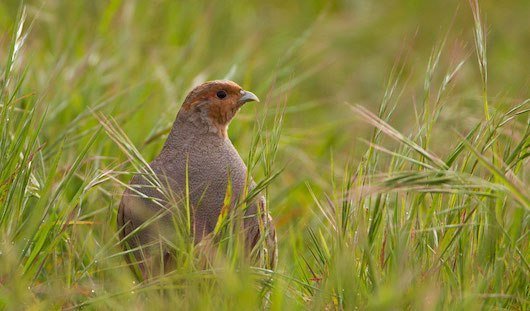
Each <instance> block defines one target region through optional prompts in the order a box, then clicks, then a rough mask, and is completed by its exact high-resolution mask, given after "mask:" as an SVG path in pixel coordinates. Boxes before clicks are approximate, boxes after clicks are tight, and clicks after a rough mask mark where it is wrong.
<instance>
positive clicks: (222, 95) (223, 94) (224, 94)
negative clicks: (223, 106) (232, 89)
mask: <svg viewBox="0 0 530 311" xmlns="http://www.w3.org/2000/svg"><path fill="white" fill-rule="evenodd" d="M216 95H217V98H220V99H223V98H225V97H226V92H225V91H218V92H217V94H216Z"/></svg>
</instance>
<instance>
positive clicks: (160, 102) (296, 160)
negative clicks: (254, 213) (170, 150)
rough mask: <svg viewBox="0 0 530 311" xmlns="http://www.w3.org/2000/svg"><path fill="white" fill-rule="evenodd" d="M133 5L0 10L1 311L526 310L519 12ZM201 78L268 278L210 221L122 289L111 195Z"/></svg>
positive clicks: (439, 5) (452, 7) (384, 6)
mask: <svg viewBox="0 0 530 311" xmlns="http://www.w3.org/2000/svg"><path fill="white" fill-rule="evenodd" d="M148 3H149V2H140V1H138V2H136V1H108V2H91V1H90V2H86V3H83V2H81V1H65V2H62V1H44V2H40V1H28V2H26V3H25V4H20V3H19V2H18V1H7V2H3V3H2V4H0V27H1V28H0V29H2V32H1V33H0V47H1V49H0V61H1V63H0V64H1V65H0V76H1V78H0V128H1V130H0V207H1V208H0V308H1V309H8V310H10V309H35V310H40V309H45V310H48V309H61V308H64V309H76V308H80V307H83V308H87V309H130V308H134V309H164V308H167V307H168V306H179V307H180V308H183V309H215V310H219V309H236V308H237V309H241V310H246V309H256V308H266V309H273V310H284V309H287V310H290V309H315V310H320V309H337V310H353V309H361V310H364V309H373V310H380V309H419V310H434V309H443V310H454V309H456V310H475V309H477V310H478V309H495V310H497V309H511V310H513V309H515V310H528V309H529V307H530V299H529V297H530V286H529V285H528V284H530V282H529V280H530V265H529V261H530V256H529V254H530V246H529V245H530V243H529V238H530V237H529V230H528V226H529V221H530V214H529V209H530V192H529V186H528V182H529V173H530V171H529V168H528V156H529V155H530V139H529V137H530V114H529V111H530V99H529V98H528V82H529V80H528V70H527V66H525V60H526V51H528V47H529V45H528V44H529V43H528V37H527V34H526V32H525V31H526V29H528V26H529V24H528V21H527V18H526V15H527V14H526V12H528V4H527V2H526V1H515V0H514V1H508V2H506V3H505V4H503V7H502V8H499V7H496V5H495V2H494V1H483V2H481V3H480V7H479V3H478V1H476V0H471V1H470V2H469V3H465V4H463V3H460V2H459V1H428V2H425V3H424V2H418V1H403V2H401V3H400V4H399V5H398V4H395V3H393V2H392V1H381V2H380V3H377V4H376V3H371V2H367V1H366V2H364V1H331V2H326V1H317V0H315V1H304V2H303V4H304V5H300V3H299V2H298V1H281V2H280V1H273V2H270V3H267V4H265V3H258V2H247V1H239V0H230V1H224V2H215V1H214V2H210V1H204V2H203V1H197V2H195V3H194V4H193V5H182V4H179V3H177V2H169V1H168V2H165V1H160V2H157V3H156V4H148ZM293 12H296V14H293ZM440 25H441V26H440ZM216 78H230V79H233V80H235V81H237V82H239V83H240V84H241V85H243V86H244V87H245V88H246V89H249V90H251V91H253V92H254V93H256V94H258V96H260V98H262V103H261V104H255V105H254V106H253V108H252V106H250V105H249V106H247V107H245V108H244V109H243V110H242V111H241V112H240V113H239V115H238V116H237V118H236V120H235V121H234V122H233V123H232V125H231V127H230V130H229V135H230V137H231V139H232V141H233V142H234V144H235V145H236V147H237V148H238V150H239V151H240V153H241V155H242V156H243V158H244V159H245V161H246V162H247V166H248V167H249V168H250V170H251V171H252V175H253V176H254V179H255V180H256V182H257V183H258V189H259V190H260V191H261V192H262V193H264V194H265V195H266V197H267V201H268V203H269V204H268V206H269V210H270V211H271V213H272V215H273V217H274V219H275V224H276V227H277V230H278V233H277V234H278V240H279V263H278V267H277V268H276V269H275V271H271V270H267V269H264V268H258V267H253V266H252V265H250V264H249V263H248V262H246V261H245V259H244V258H243V257H242V256H240V248H239V247H238V235H237V234H231V230H233V227H230V226H228V227H227V226H224V225H223V224H222V223H220V224H219V227H218V228H219V239H220V241H221V245H222V247H221V248H220V249H219V250H218V254H217V258H218V259H217V261H216V262H215V264H214V265H211V266H207V267H205V266H203V265H201V264H200V262H199V261H200V258H198V257H200V256H198V255H197V250H196V249H195V247H194V246H193V245H192V244H190V243H189V241H184V242H182V241H180V243H178V242H179V241H175V242H176V243H175V248H176V249H177V250H178V252H179V254H181V255H182V256H181V257H182V258H181V260H180V261H179V262H180V265H179V267H178V268H177V270H176V271H175V272H174V273H172V274H170V275H168V276H166V277H163V278H159V279H156V280H154V281H152V282H139V281H138V280H137V279H136V278H135V276H134V275H133V273H131V271H130V270H129V269H128V267H127V263H126V261H125V260H124V255H125V254H126V253H127V251H124V250H123V249H122V248H121V247H120V246H119V244H118V233H117V229H116V211H117V204H118V202H119V199H120V195H121V193H122V192H123V190H124V187H125V185H126V184H127V182H128V180H129V179H130V177H131V174H133V173H135V172H144V173H146V174H148V173H149V172H145V170H146V168H145V163H146V162H149V161H150V160H151V159H152V158H153V157H154V156H155V155H156V154H157V153H158V151H159V150H160V148H161V145H162V143H163V141H164V139H165V137H166V135H167V133H168V130H169V128H170V126H171V123H172V121H173V119H174V117H175V115H176V112H177V111H178V108H179V105H180V103H181V102H182V100H183V98H184V96H185V95H186V92H187V91H188V90H189V89H190V88H191V87H192V86H193V85H194V84H196V83H197V82H198V81H202V80H205V79H216ZM254 194H255V193H249V196H252V195H254ZM230 219H231V218H230V217H227V218H226V220H230Z"/></svg>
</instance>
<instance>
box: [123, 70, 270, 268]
mask: <svg viewBox="0 0 530 311" xmlns="http://www.w3.org/2000/svg"><path fill="white" fill-rule="evenodd" d="M250 101H257V102H258V101H259V99H258V97H257V96H256V95H254V94H253V93H251V92H248V91H245V90H243V89H242V88H241V87H240V86H239V85H237V84H236V83H234V82H232V81H226V80H216V81H210V82H206V83H203V84H201V85H199V86H197V87H196V88H194V89H193V90H192V91H191V92H190V93H189V94H188V95H187V97H186V99H185V100H184V103H183V104H182V106H181V108H180V111H179V112H178V114H177V117H176V120H175V122H174V124H173V127H172V129H171V131H170V133H169V136H168V138H167V140H166V142H165V144H164V146H163V148H162V150H161V152H160V154H159V155H158V156H157V157H156V158H155V159H154V160H153V161H152V162H151V163H150V164H149V166H148V167H147V168H146V169H145V170H144V172H143V173H138V174H136V175H135V176H134V177H133V178H132V180H131V182H130V185H129V186H128V187H127V189H126V190H125V192H124V193H123V196H122V199H121V202H120V205H119V209H118V217H117V218H118V219H117V221H118V229H119V230H120V231H119V233H120V238H121V239H122V241H123V243H124V244H125V247H126V248H127V249H128V253H129V255H131V254H132V256H130V259H131V258H132V259H133V260H135V261H136V262H137V263H138V265H139V268H140V271H141V274H142V276H143V278H149V277H151V276H153V275H160V274H162V273H165V272H167V271H169V270H171V269H174V268H175V267H174V266H173V265H174V263H172V258H173V255H174V254H172V250H171V247H169V246H168V245H170V244H171V243H170V240H172V239H173V238H174V237H175V236H179V235H175V231H176V230H177V231H181V235H180V236H181V237H182V236H183V235H185V234H186V233H185V232H190V233H191V237H190V240H191V241H192V242H191V243H195V244H198V243H200V242H201V241H203V239H206V238H207V237H208V236H211V234H212V232H213V231H214V229H215V228H216V225H217V223H218V221H219V215H220V214H221V210H222V209H223V212H224V208H226V207H228V208H229V209H233V208H241V206H242V204H241V203H242V202H243V200H244V195H245V194H246V193H248V192H249V191H250V190H251V189H253V188H254V187H255V183H254V182H253V181H252V179H251V178H250V177H249V176H247V174H248V171H247V167H246V166H245V163H244V162H243V160H242V159H241V157H240V156H239V153H238V152H237V150H236V149H235V148H234V146H233V145H232V142H231V141H230V139H229V138H228V133H227V129H228V125H229V123H230V121H231V120H232V118H233V117H234V116H235V114H236V113H237V111H238V110H239V109H240V108H241V107H242V106H243V105H244V104H245V103H247V102H250ZM227 198H228V204H227ZM227 205H228V206H227ZM186 211H189V212H186ZM243 214H244V215H243V216H244V217H243V219H244V220H243V221H242V225H241V226H240V228H241V230H243V236H244V240H245V243H244V245H245V249H246V252H247V253H249V254H250V251H251V250H252V249H253V248H254V247H255V246H256V244H257V243H261V244H262V245H265V246H264V253H265V256H266V259H265V260H264V261H263V260H262V262H266V263H267V267H268V268H273V267H274V265H275V261H276V256H277V246H276V244H277V243H276V236H275V229H274V226H273V224H272V222H271V217H270V215H269V214H268V212H267V210H266V208H265V198H264V197H263V196H262V195H259V194H258V195H257V196H255V197H253V198H252V199H251V200H250V201H249V202H248V204H247V205H246V209H245V210H244V212H243ZM186 227H188V228H187V229H189V230H187V231H186V230H185V229H186ZM182 232H184V234H182ZM262 254H263V252H262Z"/></svg>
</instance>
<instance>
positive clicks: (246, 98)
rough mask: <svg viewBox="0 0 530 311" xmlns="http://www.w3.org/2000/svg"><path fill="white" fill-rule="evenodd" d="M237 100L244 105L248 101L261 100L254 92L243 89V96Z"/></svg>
mask: <svg viewBox="0 0 530 311" xmlns="http://www.w3.org/2000/svg"><path fill="white" fill-rule="evenodd" d="M237 102H238V103H239V104H240V105H243V104H244V103H246V102H259V98H258V97H257V96H256V94H254V93H252V92H249V91H243V90H241V97H240V98H239V100H238V101H237Z"/></svg>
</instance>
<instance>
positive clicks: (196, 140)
mask: <svg viewBox="0 0 530 311" xmlns="http://www.w3.org/2000/svg"><path fill="white" fill-rule="evenodd" d="M226 143H230V140H229V138H228V135H227V126H224V128H220V127H219V126H216V125H214V124H212V123H211V121H209V119H207V118H197V117H193V116H191V117H190V116H188V115H185V114H181V113H179V115H178V116H177V119H176V120H175V123H174V124H173V128H172V129H171V132H170V133H169V135H168V137H167V140H166V142H165V143H164V147H163V148H162V153H182V152H186V151H189V149H190V148H193V146H197V145H202V146H204V147H208V148H219V147H221V146H223V145H224V144H226Z"/></svg>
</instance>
